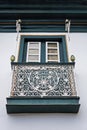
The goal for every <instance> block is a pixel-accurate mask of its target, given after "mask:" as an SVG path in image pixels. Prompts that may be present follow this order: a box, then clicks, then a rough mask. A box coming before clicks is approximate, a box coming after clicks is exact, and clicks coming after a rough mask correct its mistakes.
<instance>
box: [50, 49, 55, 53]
mask: <svg viewBox="0 0 87 130" xmlns="http://www.w3.org/2000/svg"><path fill="white" fill-rule="evenodd" d="M48 53H57V49H48Z"/></svg>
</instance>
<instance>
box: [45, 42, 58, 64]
mask: <svg viewBox="0 0 87 130" xmlns="http://www.w3.org/2000/svg"><path fill="white" fill-rule="evenodd" d="M46 62H59V43H58V42H46Z"/></svg>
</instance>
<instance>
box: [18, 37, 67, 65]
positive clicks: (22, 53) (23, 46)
mask: <svg viewBox="0 0 87 130" xmlns="http://www.w3.org/2000/svg"><path fill="white" fill-rule="evenodd" d="M29 42H38V43H41V45H40V46H41V47H40V60H39V63H46V62H47V60H46V57H47V52H46V51H47V42H54V43H58V44H59V45H58V51H59V54H58V55H59V60H58V62H60V63H67V62H68V52H67V46H66V38H65V35H63V36H62V35H56V36H55V35H53V36H52V35H49V36H47V35H43V36H42V35H40V36H39V35H32V36H31V35H22V36H21V40H20V47H19V54H18V62H24V63H25V62H27V61H26V57H27V48H28V43H29ZM30 62H31V61H30ZM54 62H55V61H54Z"/></svg>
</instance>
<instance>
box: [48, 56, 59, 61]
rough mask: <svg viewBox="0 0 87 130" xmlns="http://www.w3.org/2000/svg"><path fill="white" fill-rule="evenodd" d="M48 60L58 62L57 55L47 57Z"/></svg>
mask: <svg viewBox="0 0 87 130" xmlns="http://www.w3.org/2000/svg"><path fill="white" fill-rule="evenodd" d="M48 60H57V61H58V55H48Z"/></svg>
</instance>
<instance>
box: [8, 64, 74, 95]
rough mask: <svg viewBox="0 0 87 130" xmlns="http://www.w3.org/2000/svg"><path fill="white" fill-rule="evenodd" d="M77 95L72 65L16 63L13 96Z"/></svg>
mask: <svg viewBox="0 0 87 130" xmlns="http://www.w3.org/2000/svg"><path fill="white" fill-rule="evenodd" d="M74 95H76V90H75V83H74V76H73V66H72V65H53V66H52V65H39V66H38V65H32V66H30V65H16V66H15V67H14V70H13V82H12V90H11V96H41V97H43V96H74Z"/></svg>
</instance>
